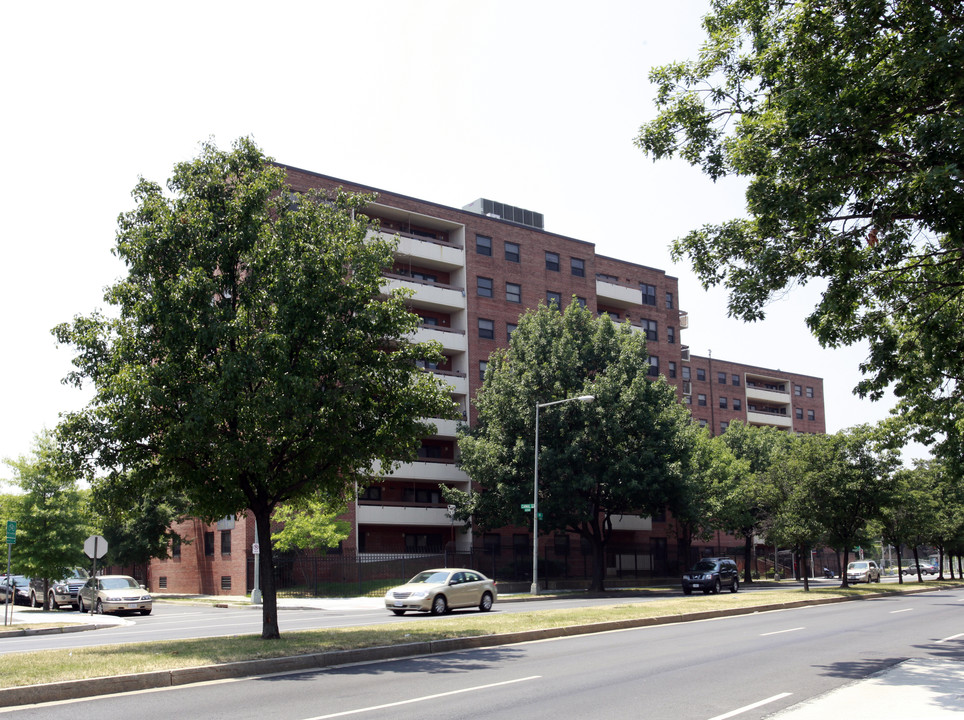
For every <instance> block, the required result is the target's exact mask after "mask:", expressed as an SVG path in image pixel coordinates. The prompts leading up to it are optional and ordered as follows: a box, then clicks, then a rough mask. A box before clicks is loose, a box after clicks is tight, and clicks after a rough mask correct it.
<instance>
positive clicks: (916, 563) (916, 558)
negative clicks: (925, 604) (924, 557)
mask: <svg viewBox="0 0 964 720" xmlns="http://www.w3.org/2000/svg"><path fill="white" fill-rule="evenodd" d="M914 567H916V568H917V582H921V581H922V578H921V576H920V554H919V553H918V552H917V546H916V545H915V546H914Z"/></svg>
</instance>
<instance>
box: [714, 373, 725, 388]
mask: <svg viewBox="0 0 964 720" xmlns="http://www.w3.org/2000/svg"><path fill="white" fill-rule="evenodd" d="M716 382H717V383H718V384H720V385H726V373H716Z"/></svg>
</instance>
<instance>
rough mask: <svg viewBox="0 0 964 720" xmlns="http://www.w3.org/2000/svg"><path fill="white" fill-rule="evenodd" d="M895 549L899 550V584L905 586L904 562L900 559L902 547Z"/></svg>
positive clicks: (897, 546)
mask: <svg viewBox="0 0 964 720" xmlns="http://www.w3.org/2000/svg"><path fill="white" fill-rule="evenodd" d="M894 547H895V548H897V584H898V585H903V584H904V572H903V570H904V568H903V562H902V561H901V559H900V545H899V544H898V545H895V546H894Z"/></svg>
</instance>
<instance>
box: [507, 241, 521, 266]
mask: <svg viewBox="0 0 964 720" xmlns="http://www.w3.org/2000/svg"><path fill="white" fill-rule="evenodd" d="M521 257H522V256H521V255H520V252H519V244H518V243H514V242H507V243H506V244H505V259H506V260H507V261H508V262H514V263H517V262H519V260H520V258H521Z"/></svg>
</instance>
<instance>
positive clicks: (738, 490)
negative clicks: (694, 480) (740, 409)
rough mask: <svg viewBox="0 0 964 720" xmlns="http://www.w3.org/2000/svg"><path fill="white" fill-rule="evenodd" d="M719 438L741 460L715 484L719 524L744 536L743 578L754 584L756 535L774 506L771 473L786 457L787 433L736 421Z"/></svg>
mask: <svg viewBox="0 0 964 720" xmlns="http://www.w3.org/2000/svg"><path fill="white" fill-rule="evenodd" d="M719 437H720V440H721V442H722V443H723V444H724V445H725V446H726V447H727V448H728V449H729V451H730V453H732V455H733V457H734V458H736V459H737V460H738V461H739V462H740V467H739V472H736V473H732V474H729V475H721V476H720V477H719V478H718V479H717V481H716V482H715V483H714V485H713V493H714V495H715V496H716V497H717V498H718V501H717V504H718V506H719V514H718V518H719V523H720V527H721V529H723V530H725V531H727V532H729V533H731V534H733V535H735V536H737V537H740V538H743V568H744V572H743V574H744V578H743V581H744V582H745V583H751V582H753V576H752V574H751V571H752V567H753V538H754V537H755V536H756V535H759V534H761V532H762V530H763V527H764V525H765V523H766V521H767V519H768V517H769V513H770V511H771V509H772V508H771V509H768V505H767V501H766V499H767V497H768V495H769V493H770V491H771V489H772V488H771V487H770V479H771V476H770V473H771V470H772V468H773V466H774V464H776V463H778V462H782V460H783V458H784V455H785V452H786V445H787V437H788V436H787V434H786V433H784V432H782V431H780V430H777V429H776V428H771V427H756V426H753V425H746V424H745V423H742V422H740V421H735V422H732V423H730V425H729V427H727V429H726V432H725V433H723V434H722V435H720V436H719Z"/></svg>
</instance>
